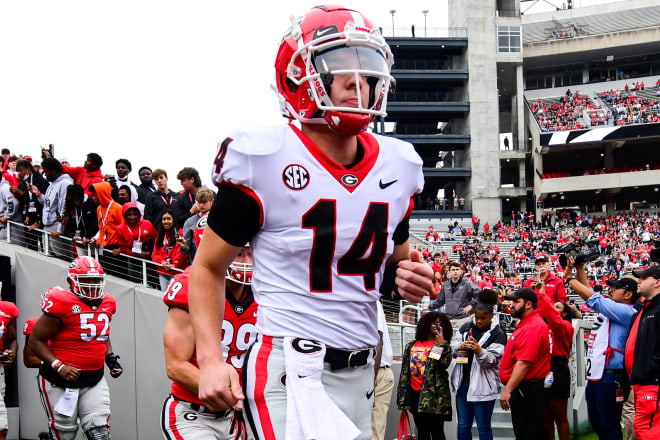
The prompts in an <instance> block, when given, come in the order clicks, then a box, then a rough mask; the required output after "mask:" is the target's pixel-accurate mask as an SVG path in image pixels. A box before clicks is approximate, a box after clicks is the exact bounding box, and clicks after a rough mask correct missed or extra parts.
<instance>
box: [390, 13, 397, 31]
mask: <svg viewBox="0 0 660 440" xmlns="http://www.w3.org/2000/svg"><path fill="white" fill-rule="evenodd" d="M395 13H396V9H390V14H392V36H394V14H395Z"/></svg>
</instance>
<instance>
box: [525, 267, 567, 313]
mask: <svg viewBox="0 0 660 440" xmlns="http://www.w3.org/2000/svg"><path fill="white" fill-rule="evenodd" d="M534 269H535V271H536V278H530V279H529V280H527V281H526V282H525V287H529V288H532V289H534V291H535V292H536V294H537V295H539V294H540V292H539V290H538V289H535V288H534V286H535V285H536V284H537V283H543V285H544V286H545V294H546V295H548V298H550V301H551V302H552V303H553V304H554V303H556V302H563V303H565V302H566V300H567V298H566V288H565V287H564V284H563V283H562V281H561V279H560V278H559V277H557V276H556V275H555V274H553V273H552V272H550V261H549V260H548V257H546V256H545V255H539V256H538V257H536V261H535V262H534Z"/></svg>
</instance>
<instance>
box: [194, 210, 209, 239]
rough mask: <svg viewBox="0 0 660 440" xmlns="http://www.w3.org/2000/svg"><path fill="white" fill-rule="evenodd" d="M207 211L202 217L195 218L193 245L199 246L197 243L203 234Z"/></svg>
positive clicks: (207, 215)
mask: <svg viewBox="0 0 660 440" xmlns="http://www.w3.org/2000/svg"><path fill="white" fill-rule="evenodd" d="M208 217H209V213H208V212H207V213H206V214H204V215H202V217H201V218H200V219H199V220H197V225H195V232H194V233H193V240H194V241H195V246H196V247H199V244H200V243H201V242H202V237H203V236H204V229H205V228H206V223H207V222H208V219H209V218H208Z"/></svg>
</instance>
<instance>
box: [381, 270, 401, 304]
mask: <svg viewBox="0 0 660 440" xmlns="http://www.w3.org/2000/svg"><path fill="white" fill-rule="evenodd" d="M398 267H399V265H398V264H390V265H389V266H387V267H386V268H385V272H384V273H383V282H382V283H381V285H380V294H381V295H383V299H386V300H390V301H399V300H401V295H399V291H398V289H397V287H396V283H395V282H394V279H395V278H396V270H397V268H398Z"/></svg>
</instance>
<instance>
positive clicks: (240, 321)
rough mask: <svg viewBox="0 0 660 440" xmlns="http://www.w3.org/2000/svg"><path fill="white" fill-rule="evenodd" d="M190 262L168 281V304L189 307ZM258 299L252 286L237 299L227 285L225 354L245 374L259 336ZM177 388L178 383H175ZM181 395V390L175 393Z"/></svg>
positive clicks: (195, 363)
mask: <svg viewBox="0 0 660 440" xmlns="http://www.w3.org/2000/svg"><path fill="white" fill-rule="evenodd" d="M191 267H192V266H189V267H188V268H187V269H186V270H185V271H184V272H183V273H180V274H177V275H176V276H175V277H174V279H172V281H170V283H169V284H168V285H167V289H165V294H164V295H163V302H164V303H165V305H167V306H168V307H178V308H181V309H183V310H185V311H188V279H189V275H190V269H191ZM256 321H257V303H256V302H255V301H254V297H253V296H252V290H250V287H249V286H246V288H245V290H244V292H243V297H242V298H241V299H240V300H236V299H235V298H234V296H233V295H232V293H231V292H230V291H229V289H227V291H226V292H225V317H224V320H223V321H222V335H221V337H220V343H221V344H222V354H223V357H224V359H225V361H227V363H229V364H231V366H233V367H234V368H235V369H236V371H237V372H238V375H239V377H240V376H241V370H242V368H243V359H244V358H245V352H246V351H247V349H248V348H249V347H250V345H252V343H253V342H254V341H255V340H256V339H257V329H256V327H255V325H254V324H255V322H256ZM190 362H191V363H192V364H193V365H195V366H197V357H196V353H193V356H192V359H191V360H190ZM173 389H174V387H173ZM175 395H176V396H179V397H181V396H180V394H179V393H175Z"/></svg>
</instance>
